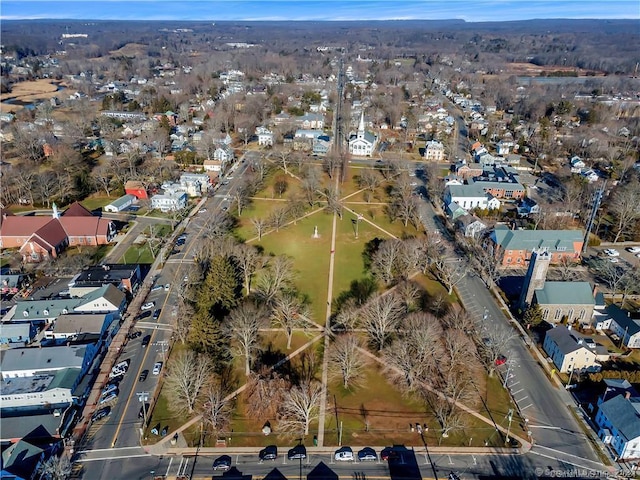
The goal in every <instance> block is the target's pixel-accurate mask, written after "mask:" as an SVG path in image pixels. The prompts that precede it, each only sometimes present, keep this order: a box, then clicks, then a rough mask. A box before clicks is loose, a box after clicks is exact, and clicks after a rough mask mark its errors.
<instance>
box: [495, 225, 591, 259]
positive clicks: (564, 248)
mask: <svg viewBox="0 0 640 480" xmlns="http://www.w3.org/2000/svg"><path fill="white" fill-rule="evenodd" d="M487 240H488V242H487V248H489V249H490V250H491V251H492V252H493V254H494V255H495V256H496V257H497V258H498V259H499V261H500V264H501V265H502V266H504V267H519V268H522V267H524V266H525V265H526V264H527V262H528V261H529V258H530V257H531V253H532V252H533V250H534V249H539V248H546V249H547V250H548V251H549V253H550V254H551V263H552V264H557V263H559V262H560V261H561V260H562V259H563V258H567V259H569V260H573V261H576V262H577V261H579V260H580V252H581V251H582V245H583V242H584V233H583V232H582V230H510V229H509V228H508V227H507V226H506V225H496V227H495V228H494V229H493V231H492V232H491V234H490V235H489V237H488V239H487Z"/></svg>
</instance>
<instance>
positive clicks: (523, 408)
mask: <svg viewBox="0 0 640 480" xmlns="http://www.w3.org/2000/svg"><path fill="white" fill-rule="evenodd" d="M532 406H533V403H530V404H529V405H527V406H526V407H522V408H521V409H520V411H522V410H526V409H527V408H529V407H532Z"/></svg>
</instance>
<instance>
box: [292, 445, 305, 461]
mask: <svg viewBox="0 0 640 480" xmlns="http://www.w3.org/2000/svg"><path fill="white" fill-rule="evenodd" d="M304 458H307V448H306V447H305V446H304V445H296V446H295V447H293V448H291V449H289V451H288V452H287V459H289V460H302V459H304Z"/></svg>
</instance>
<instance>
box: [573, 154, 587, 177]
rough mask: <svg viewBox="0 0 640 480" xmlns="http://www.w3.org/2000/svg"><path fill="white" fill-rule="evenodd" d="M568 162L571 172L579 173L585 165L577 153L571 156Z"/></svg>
mask: <svg viewBox="0 0 640 480" xmlns="http://www.w3.org/2000/svg"><path fill="white" fill-rule="evenodd" d="M569 164H570V165H571V173H580V171H581V170H582V169H583V168H584V167H586V166H587V164H586V163H584V161H583V160H582V159H581V158H580V157H578V156H577V155H574V156H573V157H571V159H570V160H569Z"/></svg>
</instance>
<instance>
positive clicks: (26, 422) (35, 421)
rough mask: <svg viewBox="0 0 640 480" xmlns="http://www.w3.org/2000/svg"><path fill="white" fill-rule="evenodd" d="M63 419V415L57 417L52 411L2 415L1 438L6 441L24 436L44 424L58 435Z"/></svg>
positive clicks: (0, 421)
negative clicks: (37, 413)
mask: <svg viewBox="0 0 640 480" xmlns="http://www.w3.org/2000/svg"><path fill="white" fill-rule="evenodd" d="M62 419H63V415H60V416H58V417H56V416H54V415H53V414H52V413H51V412H46V413H42V414H39V415H19V416H15V417H13V416H12V417H9V416H6V415H2V417H0V432H2V433H1V437H0V440H2V441H3V442H4V441H10V440H13V439H16V438H22V437H24V436H25V435H27V434H28V433H31V432H33V431H34V430H35V429H36V428H38V427H40V426H42V427H43V428H44V429H45V430H46V431H47V432H48V433H49V435H51V436H54V435H58V429H59V428H60V424H61V423H62Z"/></svg>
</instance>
